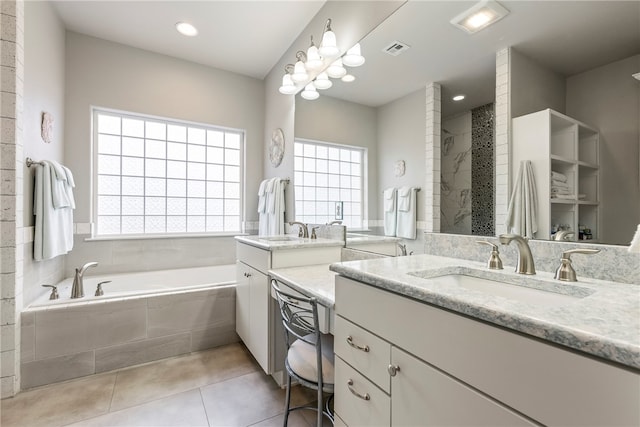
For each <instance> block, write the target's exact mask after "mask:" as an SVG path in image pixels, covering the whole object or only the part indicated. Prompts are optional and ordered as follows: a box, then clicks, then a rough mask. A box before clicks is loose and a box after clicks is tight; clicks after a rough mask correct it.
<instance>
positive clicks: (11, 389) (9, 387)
mask: <svg viewBox="0 0 640 427" xmlns="http://www.w3.org/2000/svg"><path fill="white" fill-rule="evenodd" d="M0 3H4V1H2V2H0ZM15 378H16V377H15V376H11V377H5V378H2V379H1V380H0V381H1V386H0V387H1V389H2V391H1V395H0V397H1V398H2V399H5V398H7V397H11V396H13V395H14V394H15V388H16V387H15Z"/></svg>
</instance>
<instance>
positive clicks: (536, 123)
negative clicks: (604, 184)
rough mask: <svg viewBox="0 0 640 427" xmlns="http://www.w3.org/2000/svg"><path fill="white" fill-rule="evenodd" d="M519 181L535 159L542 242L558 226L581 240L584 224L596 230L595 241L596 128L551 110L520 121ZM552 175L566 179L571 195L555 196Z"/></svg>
mask: <svg viewBox="0 0 640 427" xmlns="http://www.w3.org/2000/svg"><path fill="white" fill-rule="evenodd" d="M512 134H513V143H512V153H511V160H512V164H513V165H514V167H513V168H512V171H511V180H512V182H514V183H515V182H516V179H517V174H518V168H519V165H520V162H521V161H523V160H530V161H531V163H532V165H533V170H534V175H535V185H536V192H537V196H538V197H537V198H538V211H537V217H538V233H537V237H538V238H543V239H548V238H553V236H552V233H553V231H552V229H553V227H554V225H560V226H562V225H565V226H568V227H569V229H570V230H571V231H573V232H574V233H575V235H574V236H572V237H571V239H570V240H573V241H575V240H578V239H579V238H580V237H579V226H580V225H582V226H584V228H586V229H588V230H590V231H591V233H590V234H587V235H585V236H590V237H591V241H592V242H596V240H597V239H598V233H599V231H600V227H599V222H600V188H599V185H600V166H599V164H600V162H599V137H600V136H599V133H598V131H597V130H595V129H594V128H592V127H590V126H588V125H586V124H584V123H582V122H580V121H578V120H575V119H573V118H571V117H568V116H565V115H564V114H561V113H558V112H556V111H553V110H550V109H547V110H543V111H538V112H535V113H531V114H527V115H524V116H520V117H516V118H514V119H513V122H512ZM552 172H558V173H560V174H562V175H564V176H566V184H567V186H568V188H569V190H568V193H569V194H568V195H567V194H564V195H560V196H558V197H553V194H552V190H553V185H552Z"/></svg>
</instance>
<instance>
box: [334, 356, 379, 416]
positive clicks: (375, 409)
mask: <svg viewBox="0 0 640 427" xmlns="http://www.w3.org/2000/svg"><path fill="white" fill-rule="evenodd" d="M335 363H336V370H335V385H334V393H335V401H334V407H335V411H336V414H338V416H339V417H340V418H342V420H343V421H344V422H345V423H346V424H347V425H349V426H351V427H355V426H388V425H390V423H391V400H390V398H389V396H387V395H386V394H385V393H384V392H383V391H382V390H380V389H379V388H378V387H376V386H375V385H374V384H373V383H372V382H371V381H369V380H367V379H366V378H365V377H363V376H362V375H360V374H359V373H358V372H357V371H356V370H355V369H353V368H352V367H351V366H349V365H348V364H347V363H346V362H344V361H343V360H342V359H340V357H336V362H335ZM355 393H357V394H359V395H360V396H363V397H364V396H365V395H366V396H368V400H365V399H363V398H362V397H358V396H357V395H356V394H355Z"/></svg>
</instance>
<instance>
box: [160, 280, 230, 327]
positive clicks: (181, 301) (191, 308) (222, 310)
mask: <svg viewBox="0 0 640 427" xmlns="http://www.w3.org/2000/svg"><path fill="white" fill-rule="evenodd" d="M148 310H149V311H148V321H149V324H148V336H149V337H158V336H164V335H173V334H176V333H179V332H186V331H190V330H194V329H207V328H209V327H214V326H222V325H229V324H235V288H233V287H228V288H218V289H212V290H210V291H205V292H196V293H191V292H190V293H187V294H179V295H167V296H160V297H157V298H153V299H150V300H149V306H148Z"/></svg>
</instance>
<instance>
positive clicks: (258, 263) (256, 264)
mask: <svg viewBox="0 0 640 427" xmlns="http://www.w3.org/2000/svg"><path fill="white" fill-rule="evenodd" d="M236 257H237V259H238V260H239V261H242V262H244V263H245V264H247V265H250V266H251V267H253V268H255V269H257V270H259V271H260V272H262V273H265V274H266V273H267V271H269V269H270V268H271V253H270V252H269V251H267V250H264V249H260V248H256V247H255V246H251V245H247V244H246V243H240V242H237V243H236Z"/></svg>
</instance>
